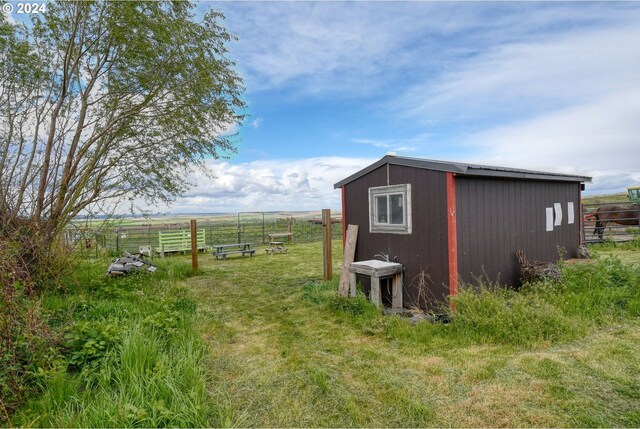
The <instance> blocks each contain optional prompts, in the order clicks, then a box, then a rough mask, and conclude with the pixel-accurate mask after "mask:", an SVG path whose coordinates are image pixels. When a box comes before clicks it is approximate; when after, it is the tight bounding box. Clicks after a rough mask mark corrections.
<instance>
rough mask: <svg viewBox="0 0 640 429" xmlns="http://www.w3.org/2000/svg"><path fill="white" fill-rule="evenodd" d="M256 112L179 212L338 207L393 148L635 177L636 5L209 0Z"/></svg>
mask: <svg viewBox="0 0 640 429" xmlns="http://www.w3.org/2000/svg"><path fill="white" fill-rule="evenodd" d="M198 7H199V9H200V10H206V9H208V8H216V9H217V10H219V11H221V12H223V13H224V14H225V16H226V20H225V25H226V26H227V28H228V29H229V30H230V31H231V32H233V33H234V34H235V35H236V36H237V37H238V41H237V42H236V43H234V44H232V45H231V46H230V55H231V57H232V58H233V59H234V60H235V61H236V62H237V70H238V72H239V73H240V74H241V76H242V77H243V78H244V80H245V85H246V89H247V90H246V94H245V100H246V101H247V103H248V112H247V113H248V114H249V117H248V119H247V120H246V122H245V124H244V125H243V126H242V127H240V128H238V129H237V131H238V136H239V141H238V153H237V154H234V155H232V156H231V157H230V158H229V159H228V160H223V161H216V162H212V163H211V167H212V169H213V170H214V171H215V172H216V175H217V179H216V180H214V181H210V180H207V179H204V178H203V177H201V176H197V177H196V181H197V183H198V187H197V188H194V189H193V190H192V191H190V192H189V194H188V195H187V197H186V198H183V199H180V200H179V203H178V204H177V205H176V206H174V208H173V209H172V210H173V211H195V212H206V211H239V210H278V209H282V210H293V209H299V210H306V209H320V208H323V207H331V208H339V206H340V194H339V192H338V191H334V190H333V186H332V185H333V183H335V182H337V181H339V180H341V179H342V178H344V177H346V176H348V175H350V174H351V173H353V172H355V171H357V170H359V169H360V168H363V167H365V166H366V165H368V164H370V163H371V162H373V161H375V160H377V159H379V158H380V157H382V156H384V155H385V154H386V153H388V152H395V153H396V154H397V155H400V156H412V157H424V158H431V159H441V160H453V161H462V162H471V163H485V164H490V165H498V166H507V167H521V168H530V169H540V170H548V171H557V172H564V173H570V174H581V175H589V176H593V177H594V182H593V183H592V184H588V185H587V189H588V190H589V192H592V193H609V192H621V191H624V190H625V188H626V187H627V186H629V185H633V184H638V182H639V181H640V3H632V2H629V3H625V2H616V3H592V2H588V3H587V2H571V3H556V2H495V3H493V2H451V3H449V2H418V1H414V2H365V1H362V2H215V3H213V2H202V3H200V4H199V6H198Z"/></svg>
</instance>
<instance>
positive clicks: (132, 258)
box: [107, 252, 157, 276]
mask: <svg viewBox="0 0 640 429" xmlns="http://www.w3.org/2000/svg"><path fill="white" fill-rule="evenodd" d="M156 269H157V268H156V266H155V265H154V264H153V263H152V262H151V261H148V260H146V259H144V254H143V253H137V254H135V255H132V254H131V253H129V252H123V253H122V256H121V257H119V258H115V259H114V260H113V261H111V265H109V268H107V274H109V275H112V276H124V275H127V274H131V273H136V272H148V273H154V272H155V271H156Z"/></svg>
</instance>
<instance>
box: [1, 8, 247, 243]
mask: <svg viewBox="0 0 640 429" xmlns="http://www.w3.org/2000/svg"><path fill="white" fill-rule="evenodd" d="M222 19H223V16H222V15H221V14H220V13H217V12H214V11H210V12H207V13H206V14H204V16H203V17H202V18H201V19H198V20H196V18H195V14H194V5H193V4H192V3H189V2H184V1H153V2H146V1H145V2H130V1H96V2H90V1H60V2H55V3H48V4H47V11H46V13H44V14H42V15H34V18H32V25H30V26H24V25H18V26H16V25H11V24H9V23H8V22H7V21H6V20H4V19H3V20H2V21H0V63H1V64H2V65H1V66H0V67H1V69H0V72H1V75H0V117H1V122H0V177H1V180H0V223H2V225H4V226H3V227H0V228H2V232H3V233H4V234H5V235H6V234H8V233H9V232H11V231H9V230H10V229H11V230H12V231H15V230H17V229H20V228H24V225H25V224H28V229H29V234H31V236H32V238H33V237H35V236H37V237H39V241H40V242H41V243H45V245H46V244H49V245H50V244H51V243H55V242H56V240H57V238H58V237H59V236H60V233H61V231H62V229H63V228H64V227H65V226H66V225H67V224H68V223H69V221H70V220H71V219H73V218H74V217H75V216H77V215H79V214H81V213H85V212H87V211H89V210H91V211H94V212H95V211H98V210H99V209H100V208H101V207H104V205H105V204H106V203H111V204H112V203H113V202H115V201H118V200H122V199H134V198H140V199H144V200H146V201H147V202H150V203H154V202H158V201H161V202H170V201H172V200H173V199H174V198H175V197H176V196H179V195H181V194H182V193H183V192H184V191H186V190H187V189H188V187H189V186H190V183H189V182H188V174H189V172H190V171H192V170H193V169H194V168H195V169H198V168H200V169H205V170H206V168H205V163H204V161H205V160H206V159H207V158H209V157H213V158H218V157H220V156H224V155H225V154H227V153H229V152H231V151H233V150H234V141H233V137H232V136H231V135H230V134H229V133H228V130H230V129H233V127H234V126H235V125H237V124H238V123H240V122H241V121H242V119H243V117H242V110H243V108H244V107H245V106H244V103H243V101H242V99H241V94H242V91H243V84H242V80H241V78H240V77H239V76H238V74H237V73H236V72H235V71H234V66H235V64H234V63H233V62H232V61H231V60H230V59H229V58H228V52H227V45H228V44H229V43H230V42H232V41H233V40H234V37H233V36H232V35H231V34H230V33H229V32H228V31H227V30H226V29H225V28H224V27H223V26H222V24H221V21H222Z"/></svg>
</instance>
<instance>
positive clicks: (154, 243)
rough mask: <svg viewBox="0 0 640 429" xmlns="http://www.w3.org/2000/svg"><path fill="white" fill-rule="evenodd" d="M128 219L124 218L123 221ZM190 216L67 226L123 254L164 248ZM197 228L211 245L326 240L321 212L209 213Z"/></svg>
mask: <svg viewBox="0 0 640 429" xmlns="http://www.w3.org/2000/svg"><path fill="white" fill-rule="evenodd" d="M123 223H124V222H123ZM331 226H332V228H331V234H332V238H333V239H341V238H342V223H341V218H340V216H339V215H338V216H333V217H332V225H331ZM189 229H190V223H189V219H186V218H185V220H172V221H171V222H170V223H158V222H157V221H156V222H155V223H151V222H149V223H147V224H142V225H140V224H138V225H126V224H119V225H113V226H110V227H102V228H100V229H92V228H89V227H86V226H79V225H76V226H72V227H70V228H68V229H67V231H66V233H65V239H66V241H67V242H69V243H74V244H79V245H81V246H84V247H85V248H86V249H89V250H90V251H91V252H95V254H96V256H97V255H99V254H100V253H101V252H106V253H107V254H120V253H121V252H123V251H127V252H137V251H138V250H139V248H140V247H141V246H150V247H151V248H152V249H154V250H158V251H160V242H159V236H160V234H159V233H160V232H163V233H164V232H175V231H182V230H189ZM197 229H198V230H204V231H205V244H206V246H208V247H212V246H216V245H222V244H232V243H252V244H254V245H255V246H260V245H265V246H266V245H268V244H269V242H270V241H290V242H292V243H311V242H317V241H322V221H321V220H320V217H319V216H312V215H309V216H301V215H293V216H275V215H273V214H270V213H263V212H257V213H238V214H236V215H226V216H220V217H219V218H216V217H209V218H207V219H204V220H198V221H197ZM284 233H292V235H291V238H290V239H288V238H287V237H284V238H283V236H282V235H281V236H280V237H279V238H277V239H273V240H272V239H270V237H269V236H270V235H271V234H284Z"/></svg>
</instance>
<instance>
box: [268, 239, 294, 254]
mask: <svg viewBox="0 0 640 429" xmlns="http://www.w3.org/2000/svg"><path fill="white" fill-rule="evenodd" d="M264 250H266V252H267V253H271V254H272V255H273V254H274V253H289V249H287V248H286V247H285V246H284V242H283V241H270V242H269V247H267V248H266V249H264Z"/></svg>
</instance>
